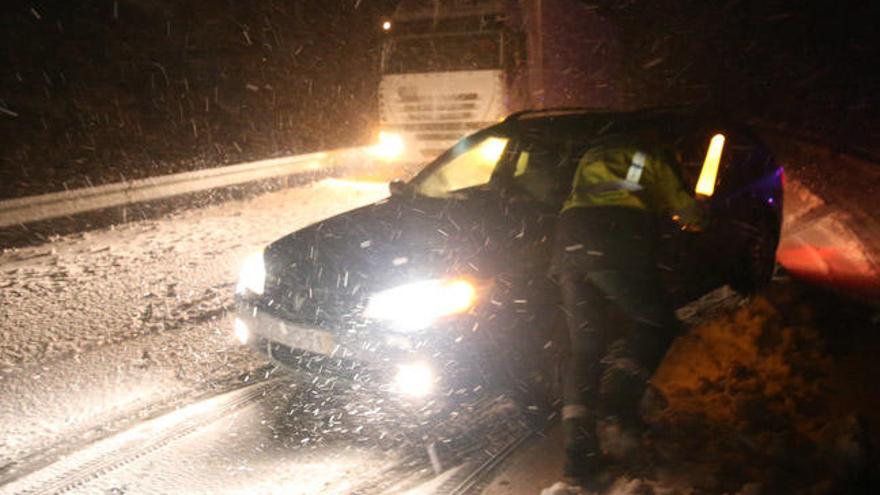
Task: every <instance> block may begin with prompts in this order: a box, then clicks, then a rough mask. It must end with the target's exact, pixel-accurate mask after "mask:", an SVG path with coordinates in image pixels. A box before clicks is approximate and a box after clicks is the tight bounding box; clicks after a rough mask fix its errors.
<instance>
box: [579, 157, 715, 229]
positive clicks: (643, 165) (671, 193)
mask: <svg viewBox="0 0 880 495" xmlns="http://www.w3.org/2000/svg"><path fill="white" fill-rule="evenodd" d="M672 160H673V159H672V157H666V156H664V154H663V153H661V152H659V151H657V150H655V149H652V148H651V147H649V146H640V145H638V144H636V143H633V142H627V141H625V140H621V141H617V142H614V141H609V142H606V143H602V144H599V145H596V146H594V147H592V148H590V149H589V150H588V151H587V152H586V153H584V155H583V156H582V157H581V159H580V161H579V162H578V167H577V171H576V172H575V176H574V181H573V184H572V190H571V193H570V194H569V196H568V199H566V200H565V203H564V204H563V205H562V211H566V210H568V209H571V208H587V207H595V206H625V207H631V208H638V209H641V210H648V211H651V212H654V213H671V214H678V215H680V216H684V215H687V213H688V212H691V211H698V210H699V209H698V208H697V207H696V200H695V199H694V198H693V197H691V195H690V194H688V193H687V191H685V189H684V186H683V184H682V182H681V179H680V178H679V176H678V175H677V174H676V172H675V170H674V169H673V165H672ZM683 213H684V215H683Z"/></svg>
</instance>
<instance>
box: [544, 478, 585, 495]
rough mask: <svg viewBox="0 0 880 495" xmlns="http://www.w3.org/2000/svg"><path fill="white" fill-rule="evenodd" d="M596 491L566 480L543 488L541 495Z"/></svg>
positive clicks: (578, 493)
mask: <svg viewBox="0 0 880 495" xmlns="http://www.w3.org/2000/svg"><path fill="white" fill-rule="evenodd" d="M593 493H595V492H591V491H588V490H587V489H586V488H584V487H582V486H579V485H572V484H569V483H566V482H565V481H557V482H556V483H554V484H553V486H551V487H549V488H544V489H543V490H541V495H592V494H593Z"/></svg>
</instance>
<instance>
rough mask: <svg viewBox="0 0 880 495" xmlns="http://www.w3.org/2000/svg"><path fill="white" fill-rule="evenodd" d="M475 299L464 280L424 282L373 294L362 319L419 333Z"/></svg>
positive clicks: (470, 288) (468, 307) (458, 311)
mask: <svg viewBox="0 0 880 495" xmlns="http://www.w3.org/2000/svg"><path fill="white" fill-rule="evenodd" d="M476 296H477V291H476V289H475V288H474V286H473V285H472V284H471V283H470V282H468V281H467V280H462V279H440V280H425V281H421V282H415V283H411V284H406V285H401V286H399V287H394V288H393V289H388V290H385V291H382V292H379V293H377V294H375V295H374V296H373V297H371V298H370V301H369V303H367V308H366V310H365V312H364V316H366V317H367V318H376V319H381V320H389V321H391V322H393V323H394V324H395V325H396V326H398V327H399V328H400V329H401V330H420V329H422V328H425V327H427V326H428V325H430V324H431V323H432V322H433V321H434V320H436V319H437V318H441V317H444V316H450V315H454V314H459V313H464V312H466V311H467V310H469V309H470V308H471V307H472V306H473V304H474V301H475V300H476Z"/></svg>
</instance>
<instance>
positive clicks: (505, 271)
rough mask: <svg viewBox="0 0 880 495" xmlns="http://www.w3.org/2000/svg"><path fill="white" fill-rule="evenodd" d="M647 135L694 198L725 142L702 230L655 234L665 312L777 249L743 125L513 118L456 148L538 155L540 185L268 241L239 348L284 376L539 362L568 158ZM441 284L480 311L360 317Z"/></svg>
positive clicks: (400, 204) (667, 116)
mask: <svg viewBox="0 0 880 495" xmlns="http://www.w3.org/2000/svg"><path fill="white" fill-rule="evenodd" d="M644 128H652V129H656V130H657V132H658V133H659V135H660V136H661V137H663V139H666V140H667V142H669V143H670V144H671V145H672V146H674V147H676V148H677V151H679V153H680V154H681V156H682V157H683V163H684V165H683V167H682V170H681V172H682V176H683V181H684V182H685V184H686V185H687V186H688V188H690V189H692V188H693V183H694V181H695V180H696V177H695V171H694V170H693V169H694V168H697V169H698V168H699V166H700V165H701V159H702V154H703V153H704V152H705V145H706V143H708V140H709V138H710V137H711V135H712V134H714V133H716V132H723V133H724V134H725V135H726V136H727V140H728V143H729V145H728V146H727V148H726V149H725V155H724V161H723V162H722V167H721V171H720V173H719V178H718V181H717V187H716V193H715V194H714V195H713V196H712V198H711V199H710V200H709V208H710V209H711V212H712V216H713V218H714V221H713V224H712V225H711V227H710V228H709V229H707V231H706V232H704V233H700V234H692V233H687V232H682V231H681V230H680V229H679V228H678V227H677V225H675V224H673V223H672V222H663V221H661V222H659V223H658V228H659V229H660V235H661V238H662V242H661V260H660V268H661V271H662V272H663V274H664V277H665V278H666V281H667V288H668V290H669V293H670V296H671V298H672V300H673V301H674V302H675V303H676V304H681V303H683V302H686V301H688V300H690V299H692V298H694V297H696V296H699V295H700V294H702V293H704V292H705V291H707V290H709V289H712V288H714V287H717V286H719V285H722V284H724V283H726V282H727V280H728V278H729V276H730V273H732V271H736V270H738V269H740V263H741V258H742V256H743V254H742V253H744V252H745V251H744V249H745V247H746V246H747V245H748V243H750V242H754V240H755V239H756V238H757V237H758V236H762V237H766V238H769V240H768V242H769V243H771V244H772V247H773V249H774V250H775V245H776V242H777V241H778V234H779V226H780V224H781V207H782V188H781V187H782V186H781V169H778V168H777V167H776V165H775V164H774V162H773V159H772V156H771V155H770V153H769V152H768V150H767V149H766V147H765V146H764V145H763V144H762V143H761V142H760V141H759V140H758V139H757V138H756V137H755V136H753V135H752V134H751V133H750V132H749V131H748V130H747V129H746V128H744V127H743V126H739V125H730V124H723V123H719V122H718V121H716V120H712V119H706V118H705V117H702V116H699V115H696V114H693V113H689V112H687V111H682V110H677V109H674V110H660V111H648V112H632V113H601V112H592V113H591V112H570V113H568V112H560V113H559V114H553V113H552V112H550V113H544V114H523V115H518V116H514V117H512V118H510V119H508V120H507V121H505V122H503V123H501V124H499V125H497V126H493V127H491V128H489V129H486V130H483V131H480V132H479V133H476V134H475V135H473V136H470V137H469V138H465V139H464V140H463V141H462V143H460V145H457V147H460V146H465V145H466V144H467V143H468V142H473V141H474V140H478V139H482V138H483V137H485V136H496V135H501V136H505V137H506V138H507V139H508V141H507V148H505V150H506V152H507V153H520V154H521V153H522V152H523V151H522V150H525V149H528V150H529V152H530V153H532V155H531V156H539V155H538V153H539V152H541V150H548V151H547V153H549V154H550V155H552V157H551V158H552V160H549V161H548V163H551V162H552V163H553V164H554V165H553V166H550V167H547V168H546V170H544V169H540V168H539V169H537V170H538V171H539V172H541V171H542V170H543V172H541V173H544V175H546V176H545V177H541V176H540V173H539V174H537V175H536V176H535V177H530V178H528V179H527V180H528V181H531V182H524V181H523V180H520V183H519V184H517V183H516V181H511V180H509V179H510V177H512V176H513V173H507V172H505V169H504V165H498V166H497V169H496V170H495V171H493V175H492V180H491V181H489V183H487V184H481V185H478V186H475V187H470V188H466V189H464V190H462V191H456V192H455V193H454V194H451V195H449V196H447V197H428V196H425V195H420V194H417V193H415V192H413V191H409V190H407V189H404V192H403V193H401V194H398V195H395V196H392V197H390V198H388V199H386V200H383V201H380V202H378V203H375V204H372V205H369V206H365V207H363V208H359V209H356V210H353V211H351V212H348V213H344V214H341V215H338V216H336V217H333V218H330V219H327V220H324V221H321V222H319V223H316V224H314V225H311V226H309V227H306V228H304V229H302V230H299V231H297V232H294V233H292V234H290V235H288V236H286V237H283V238H281V239H279V240H277V241H275V242H273V243H272V244H270V245H269V246H268V247H267V248H266V249H265V252H264V260H265V266H266V273H267V277H266V284H265V291H264V293H263V294H262V295H259V296H258V295H256V294H240V295H238V296H237V300H236V302H237V314H238V316H239V318H242V319H243V320H245V321H246V322H247V324H248V325H249V326H250V327H252V328H253V331H254V334H255V336H254V337H253V338H252V340H251V342H250V344H251V345H252V346H254V347H256V348H259V349H260V350H261V351H263V352H268V353H269V354H270V355H271V356H272V357H273V358H274V359H276V360H278V361H281V362H283V363H284V364H286V365H288V366H292V367H297V368H308V369H312V370H313V371H314V370H316V369H320V370H326V369H331V368H332V369H335V370H336V371H334V373H335V372H340V373H341V372H343V371H344V370H349V371H351V370H356V371H354V372H353V374H354V375H358V374H359V373H362V372H364V370H367V369H371V370H383V369H384V370H387V369H388V368H389V367H390V366H391V365H393V364H394V363H397V362H400V361H401V360H405V359H407V358H408V357H411V356H416V355H418V356H422V357H425V356H427V357H428V358H429V359H430V360H431V361H432V362H434V363H439V364H438V366H440V367H442V368H443V369H451V368H455V369H456V370H460V369H480V370H481V371H480V372H481V373H491V370H490V371H487V369H491V368H492V367H493V366H496V365H497V363H498V362H503V361H506V360H508V361H509V360H511V359H516V357H515V356H514V355H512V354H511V353H514V352H515V350H516V349H519V350H521V351H522V352H523V353H525V354H528V352H529V349H530V348H531V349H532V350H534V349H535V348H534V346H535V345H537V346H539V347H538V348H537V349H540V348H541V346H542V343H543V342H546V341H547V337H546V335H547V333H546V330H548V327H550V326H551V325H552V318H553V317H552V316H550V315H552V314H553V312H554V310H555V308H556V289H555V286H554V284H553V281H552V280H551V279H550V278H549V277H548V276H547V274H546V273H547V268H548V263H549V254H550V253H549V246H550V245H551V239H552V233H553V227H554V224H555V219H556V215H557V213H558V211H559V206H560V204H561V201H562V200H563V199H564V196H565V194H566V193H567V189H566V187H567V186H568V187H570V182H571V178H572V175H573V173H574V170H575V167H576V166H577V158H578V157H579V156H580V155H581V154H582V153H583V151H584V150H585V149H586V148H587V147H588V146H589V145H590V142H591V140H592V139H593V137H594V136H596V135H598V134H602V133H607V132H625V131H626V130H628V129H634V130H638V129H644ZM535 143H537V144H535ZM456 152H457V151H456V150H455V149H452V150H450V151H449V152H447V153H446V154H445V155H444V156H441V157H440V158H438V159H437V160H436V161H435V162H434V163H432V164H429V165H428V166H427V167H426V168H425V169H424V170H423V172H422V173H420V174H419V176H417V177H416V178H415V179H414V181H412V183H415V184H417V183H418V181H419V180H420V177H423V176H425V175H426V174H430V173H431V171H432V167H434V168H436V167H439V166H441V164H443V163H444V160H448V159H449V157H450V156H454V155H455V153H456ZM548 156H549V155H548ZM514 159H515V157H514V158H512V159H511V160H514ZM503 160H504V159H502V161H501V162H499V163H503ZM512 163H513V162H511V164H508V165H507V166H508V167H513V166H514V165H513V164H512ZM505 173H507V175H508V177H507V179H508V180H506V179H505ZM696 173H698V170H697V171H696ZM761 222H765V223H766V222H769V224H767V225H769V226H770V227H769V230H768V228H767V227H765V228H764V230H763V231H761V230H760V228H759V227H760V226H759V224H760V223H761ZM774 236H775V238H773V237H774ZM444 277H465V278H467V279H469V280H473V281H474V283H475V284H476V285H478V286H479V287H480V288H481V290H480V295H479V300H478V303H477V304H476V305H475V307H474V308H473V309H472V310H471V311H469V312H468V313H467V314H465V315H459V316H456V317H450V318H445V319H442V320H440V321H438V322H437V323H436V325H434V326H432V327H430V328H427V329H424V330H421V331H419V332H415V333H406V334H404V333H400V332H397V331H395V330H394V329H393V328H390V327H388V326H387V325H385V324H383V323H382V322H377V321H370V320H369V319H367V318H365V317H364V315H363V313H364V308H365V307H366V305H367V303H368V301H369V298H370V296H371V295H373V294H376V293H377V292H379V291H382V290H385V289H389V288H392V287H397V286H400V285H403V284H406V283H409V282H413V281H418V280H425V279H437V278H444ZM279 329H281V330H279ZM279 332H282V334H283V335H282V334H279ZM310 332H317V333H315V334H314V335H318V336H319V337H314V335H312V336H311V337H309V339H312V340H314V338H318V340H320V338H323V337H320V336H327V335H329V336H331V337H330V338H329V339H330V340H332V349H330V345H327V346H325V348H323V349H322V348H321V345H320V344H314V342H313V343H312V344H303V345H300V342H303V340H302V339H299V340H298V339H296V338H291V339H288V338H285V337H284V335H288V334H296V335H299V336H302V335H311V334H310ZM309 339H306V341H310V340H309ZM514 341H515V342H516V343H512V342H514ZM316 363H317V364H316ZM331 364H332V366H331ZM378 372H379V373H381V371H378Z"/></svg>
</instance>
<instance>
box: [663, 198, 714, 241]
mask: <svg viewBox="0 0 880 495" xmlns="http://www.w3.org/2000/svg"><path fill="white" fill-rule="evenodd" d="M672 219H673V220H674V221H675V223H677V224H678V225H679V227H680V228H681V230H683V231H685V232H693V233H697V232H703V231H705V230H706V228H707V227H708V226H709V222H710V220H711V215H710V212H709V204H708V203H705V202H702V201H699V202H698V201H694V202H693V203H691V204H690V205H688V206H687V207H686V208H683V209H681V210H679V211H677V212H675V213H674V214H673V215H672Z"/></svg>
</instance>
